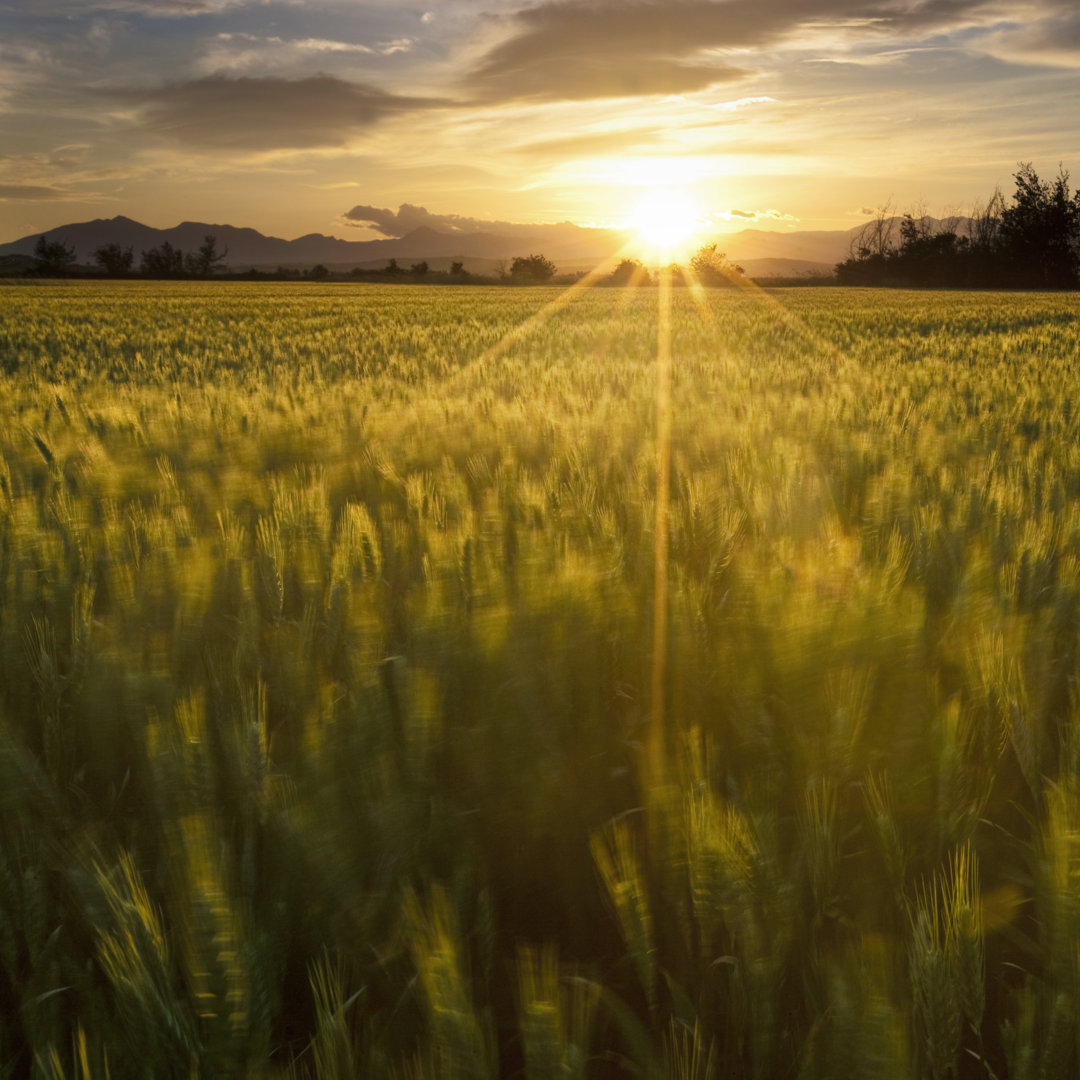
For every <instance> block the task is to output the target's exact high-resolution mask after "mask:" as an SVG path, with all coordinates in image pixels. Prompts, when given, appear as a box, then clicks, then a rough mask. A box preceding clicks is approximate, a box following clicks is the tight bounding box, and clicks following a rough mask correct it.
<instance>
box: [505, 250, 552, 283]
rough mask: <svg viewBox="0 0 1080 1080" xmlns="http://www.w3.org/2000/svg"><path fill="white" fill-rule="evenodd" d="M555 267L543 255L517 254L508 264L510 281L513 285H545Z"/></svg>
mask: <svg viewBox="0 0 1080 1080" xmlns="http://www.w3.org/2000/svg"><path fill="white" fill-rule="evenodd" d="M557 269H558V267H556V265H555V264H554V263H553V262H552V261H551V260H550V259H548V258H545V257H544V256H543V255H519V256H518V257H517V258H516V259H514V261H513V262H512V263H511V264H510V281H511V283H512V284H514V285H546V284H547V283H548V282H549V281H550V280H551V279H552V278H553V277H554V276H555V271H556V270H557Z"/></svg>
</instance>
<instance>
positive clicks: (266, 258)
mask: <svg viewBox="0 0 1080 1080" xmlns="http://www.w3.org/2000/svg"><path fill="white" fill-rule="evenodd" d="M859 228H860V226H856V227H855V228H853V229H849V230H836V231H806V232H799V231H787V232H770V231H768V230H764V229H744V230H742V231H741V232H735V233H728V234H725V235H722V236H718V237H715V239H716V240H717V242H718V245H719V247H721V248H722V249H724V250H725V251H726V253H727V255H728V257H729V258H730V259H732V260H734V261H737V262H739V263H740V264H741V265H743V266H744V267H745V268H746V270H747V272H748V273H750V274H751V275H754V274H758V275H762V274H770V275H772V274H776V275H781V274H792V275H799V274H820V273H825V274H829V273H831V272H832V269H833V266H834V265H835V264H836V263H837V262H838V261H840V260H841V259H845V258H847V257H848V255H849V254H850V253H851V245H852V239H853V237H854V236H856V235H857V234H858V232H859ZM42 235H44V236H45V237H46V238H47V239H48V240H49V241H62V242H63V243H65V244H67V245H68V246H70V247H71V248H73V249H74V251H75V255H76V259H77V261H78V262H79V263H82V264H90V263H91V262H92V260H93V255H94V252H95V251H96V250H97V249H98V248H100V247H103V246H104V245H106V244H117V245H119V246H120V247H121V248H128V247H130V248H131V249H132V250H133V251H134V253H135V259H136V262H138V258H139V253H140V252H142V251H146V250H149V249H151V248H155V247H160V246H161V245H162V244H163V243H168V244H170V245H171V246H172V247H173V248H179V249H180V250H182V251H194V250H196V249H197V248H198V247H199V245H200V244H202V242H203V240H204V238H205V237H206V236H208V235H212V236H214V237H215V238H216V240H217V244H218V249H219V250H225V249H228V253H229V254H228V259H227V265H228V266H229V268H230V269H232V270H246V269H248V268H251V267H255V268H259V269H273V268H275V267H277V266H285V267H291V268H292V267H295V268H300V269H305V268H309V267H312V266H315V265H316V264H322V265H325V266H335V267H352V266H367V267H371V266H376V265H378V264H379V263H380V262H385V261H387V260H389V259H397V260H399V261H401V260H406V259H407V260H410V261H416V260H421V259H423V260H427V261H428V262H430V263H431V265H432V266H433V267H436V266H443V265H446V266H448V265H449V263H450V261H451V260H462V261H464V262H465V264H466V268H467V269H470V270H476V271H480V272H487V271H489V270H490V269H491V267H492V266H493V265H494V264H495V263H496V262H497V261H499V260H509V259H512V258H514V257H516V256H518V255H521V254H522V253H527V252H535V251H542V252H543V253H544V254H545V255H546V256H547V257H549V258H551V259H553V260H554V261H555V262H557V263H558V265H559V267H560V269H562V270H568V271H569V270H583V269H589V268H591V267H592V266H595V265H596V263H597V262H599V261H600V260H602V259H604V258H605V257H607V256H608V255H610V254H611V253H612V252H614V251H616V250H618V248H619V247H621V246H622V244H623V243H624V242H625V239H626V236H625V234H623V233H619V232H617V231H615V230H610V229H593V228H583V227H574V226H567V225H566V224H561V225H560V226H558V227H557V228H550V227H547V226H543V225H538V226H537V227H536V232H535V234H534V235H524V236H523V235H521V234H520V233H516V234H515V235H513V236H507V235H502V234H499V233H497V232H487V231H477V232H443V231H440V230H438V229H434V228H431V227H430V226H426V225H425V226H420V227H418V228H416V229H413V230H412V231H410V232H408V233H406V234H405V235H403V236H400V237H391V238H385V239H376V240H342V239H340V238H338V237H334V236H327V235H324V234H322V233H308V234H306V235H304V236H299V237H296V238H295V239H292V240H285V239H282V238H280V237H275V236H266V235H264V234H263V233H261V232H259V231H258V230H256V229H252V228H247V227H238V226H235V225H227V224H214V223H210V222H201V221H184V222H181V223H180V224H179V225H176V226H174V227H172V228H170V229H156V228H153V227H152V226H150V225H144V224H142V223H141V222H138V221H134V220H132V219H131V218H129V217H125V216H123V215H119V216H117V217H113V218H96V219H94V220H93V221H84V222H74V223H72V224H69V225H60V226H57V227H56V228H52V229H48V230H46V231H45V232H44V233H33V234H31V235H28V236H24V237H21V238H19V239H18V240H14V241H11V242H10V243H6V244H0V258H3V257H5V256H31V255H32V254H33V252H34V247H35V245H36V244H37V242H38V240H39V238H40V237H41V236H42ZM710 239H713V238H711V237H710Z"/></svg>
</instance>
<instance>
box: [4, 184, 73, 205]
mask: <svg viewBox="0 0 1080 1080" xmlns="http://www.w3.org/2000/svg"><path fill="white" fill-rule="evenodd" d="M70 198H72V194H71V192H70V191H63V190H62V189H61V188H56V187H47V186H44V185H39V184H0V200H4V201H7V200H9V199H27V200H29V201H32V202H40V201H43V200H46V199H70Z"/></svg>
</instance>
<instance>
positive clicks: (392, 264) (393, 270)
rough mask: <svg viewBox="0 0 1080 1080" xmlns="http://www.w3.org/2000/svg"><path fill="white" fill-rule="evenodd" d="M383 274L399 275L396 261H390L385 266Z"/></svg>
mask: <svg viewBox="0 0 1080 1080" xmlns="http://www.w3.org/2000/svg"><path fill="white" fill-rule="evenodd" d="M383 273H384V274H400V273H401V267H400V266H398V262H397V259H391V260H390V261H389V262H388V263H387V264H386V268H385V269H384V270H383Z"/></svg>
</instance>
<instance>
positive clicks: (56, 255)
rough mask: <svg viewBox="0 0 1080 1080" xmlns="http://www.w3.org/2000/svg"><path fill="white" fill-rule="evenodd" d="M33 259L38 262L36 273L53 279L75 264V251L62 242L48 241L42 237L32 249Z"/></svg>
mask: <svg viewBox="0 0 1080 1080" xmlns="http://www.w3.org/2000/svg"><path fill="white" fill-rule="evenodd" d="M34 258H35V259H37V261H38V273H40V274H43V275H45V276H47V277H54V276H56V275H58V274H63V273H64V272H65V271H66V270H67V269H68V267H70V266H71V264H72V263H74V262H75V249H74V248H73V247H70V246H69V245H68V244H65V243H64V242H63V241H62V240H48V239H46V238H45V237H44V236H42V237H40V238H39V239H38V242H37V245H36V246H35V247H34Z"/></svg>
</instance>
